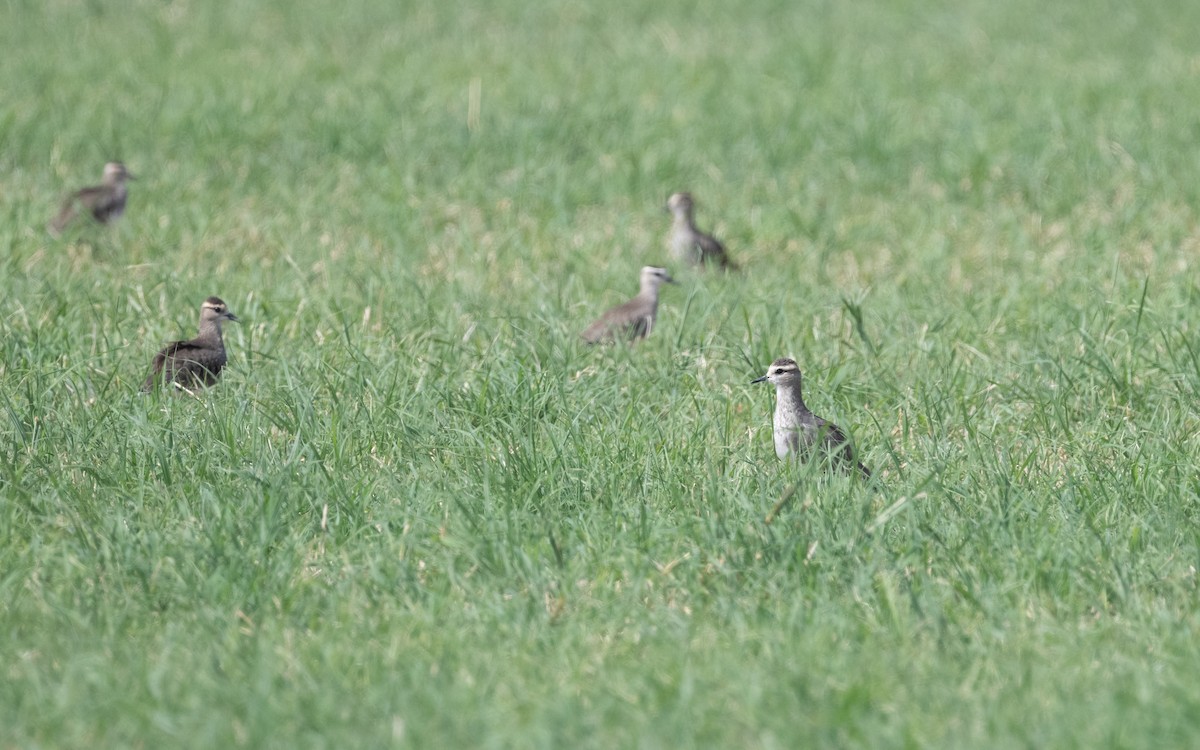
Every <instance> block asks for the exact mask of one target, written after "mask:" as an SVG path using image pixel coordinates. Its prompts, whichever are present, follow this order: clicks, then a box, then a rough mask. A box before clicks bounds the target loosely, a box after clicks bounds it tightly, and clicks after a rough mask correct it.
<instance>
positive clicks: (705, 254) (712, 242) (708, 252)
mask: <svg viewBox="0 0 1200 750" xmlns="http://www.w3.org/2000/svg"><path fill="white" fill-rule="evenodd" d="M696 244H697V245H698V246H699V247H700V253H701V257H702V258H703V259H704V260H705V261H709V260H715V261H716V262H717V263H718V264H719V265H720V266H721V268H736V266H734V264H733V261H731V260H729V253H727V252H725V246H724V245H722V244H721V241H720V240H718V239H717V238H716V237H713V236H712V235H711V234H705V233H704V232H697V233H696Z"/></svg>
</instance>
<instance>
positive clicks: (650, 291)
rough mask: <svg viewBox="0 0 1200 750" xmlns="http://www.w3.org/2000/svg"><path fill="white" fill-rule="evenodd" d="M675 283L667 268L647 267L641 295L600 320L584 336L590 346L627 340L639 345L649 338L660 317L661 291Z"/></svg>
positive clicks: (642, 279)
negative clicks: (655, 322) (622, 339)
mask: <svg viewBox="0 0 1200 750" xmlns="http://www.w3.org/2000/svg"><path fill="white" fill-rule="evenodd" d="M674 283H675V279H672V278H671V274H669V273H668V272H667V269H665V268H656V267H655V266H645V267H644V268H642V274H641V291H639V292H638V295H637V296H636V297H634V298H633V299H631V300H629V301H628V302H626V303H625V304H623V305H617V306H616V307H614V308H612V309H611V310H609V311H607V312H605V313H604V314H603V315H601V316H600V318H599V319H598V320H596V322H595V323H592V324H591V325H590V326H588V327H587V330H585V331H584V332H583V333H582V334H581V335H582V336H583V340H584V341H586V342H588V343H589V344H598V343H600V342H601V341H613V340H615V339H617V338H626V339H629V340H630V341H638V340H640V339H644V338H646V337H647V336H649V335H650V331H651V330H653V328H654V321H655V319H657V317H658V288H659V287H660V286H662V285H663V284H674Z"/></svg>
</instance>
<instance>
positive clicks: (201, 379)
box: [142, 339, 228, 391]
mask: <svg viewBox="0 0 1200 750" xmlns="http://www.w3.org/2000/svg"><path fill="white" fill-rule="evenodd" d="M227 360H228V358H227V356H226V354H225V347H224V345H222V344H221V343H220V342H218V343H216V344H215V345H214V344H212V343H209V342H201V341H197V340H196V339H192V340H191V341H172V342H171V343H170V344H167V345H166V346H165V347H164V348H163V350H162V351H160V352H159V353H158V354H156V355H155V357H154V364H153V367H152V371H151V373H150V376H149V377H148V378H146V382H145V383H144V384H143V385H142V390H143V391H150V390H153V389H154V387H155V385H157V384H158V383H178V384H179V385H182V386H184V387H192V386H197V385H205V386H208V385H212V384H214V383H216V382H217V379H218V377H219V376H220V374H221V370H223V369H224V368H225V363H226V361H227Z"/></svg>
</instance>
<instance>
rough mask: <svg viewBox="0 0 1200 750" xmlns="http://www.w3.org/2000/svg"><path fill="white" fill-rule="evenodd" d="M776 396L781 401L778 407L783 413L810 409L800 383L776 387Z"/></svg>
mask: <svg viewBox="0 0 1200 750" xmlns="http://www.w3.org/2000/svg"><path fill="white" fill-rule="evenodd" d="M775 397H776V398H777V399H778V401H779V404H778V407H777V408H778V410H779V411H780V412H782V413H785V414H803V413H804V412H806V411H808V407H807V406H805V404H804V396H802V395H801V393H800V384H799V383H792V384H790V385H781V386H779V387H778V388H776V389H775Z"/></svg>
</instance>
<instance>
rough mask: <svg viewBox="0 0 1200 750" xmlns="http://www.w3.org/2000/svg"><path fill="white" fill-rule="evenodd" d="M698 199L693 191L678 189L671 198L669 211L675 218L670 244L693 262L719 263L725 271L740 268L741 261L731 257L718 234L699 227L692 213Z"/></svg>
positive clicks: (676, 254)
mask: <svg viewBox="0 0 1200 750" xmlns="http://www.w3.org/2000/svg"><path fill="white" fill-rule="evenodd" d="M695 205H696V203H695V201H694V200H692V194H691V193H675V194H674V195H672V196H671V197H670V198H668V199H667V211H668V212H670V213H671V214H672V215H673V216H674V219H673V220H672V222H671V231H670V232H669V233H668V234H667V247H668V248H669V249H670V251H671V255H673V256H674V257H675V258H676V259H678V260H681V261H683V262H685V263H688V264H689V265H693V266H707V265H710V264H715V265H716V266H717V267H718V268H720V269H721V270H722V271H736V270H737V265H735V264H734V262H733V261H732V260H730V259H729V254H728V253H726V252H725V246H724V245H722V244H721V243H720V242H719V241H718V240H717V238H716V237H713V236H712V235H711V234H705V233H704V232H701V231H700V230H699V229H697V228H696V220H695V219H694V218H693V217H692V211H693V210H694V209H695Z"/></svg>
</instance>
